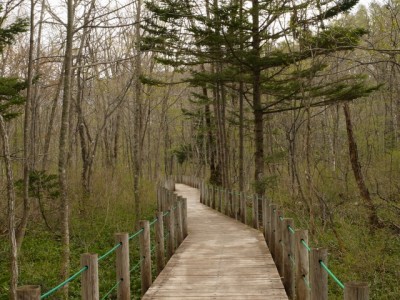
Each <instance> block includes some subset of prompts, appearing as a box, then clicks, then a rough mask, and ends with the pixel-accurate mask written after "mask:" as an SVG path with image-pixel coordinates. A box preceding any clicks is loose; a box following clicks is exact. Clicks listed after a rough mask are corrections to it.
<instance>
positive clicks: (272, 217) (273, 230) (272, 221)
mask: <svg viewBox="0 0 400 300" xmlns="http://www.w3.org/2000/svg"><path fill="white" fill-rule="evenodd" d="M276 208H277V206H276V205H275V204H271V205H270V206H269V220H270V224H271V228H270V231H269V236H268V240H269V245H268V246H269V251H270V252H271V255H272V257H273V258H274V259H275V235H276V228H275V227H276V222H275V215H276Z"/></svg>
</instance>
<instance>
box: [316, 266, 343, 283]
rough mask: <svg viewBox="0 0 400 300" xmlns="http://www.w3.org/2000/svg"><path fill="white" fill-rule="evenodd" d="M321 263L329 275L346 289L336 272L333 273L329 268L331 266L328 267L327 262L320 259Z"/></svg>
mask: <svg viewBox="0 0 400 300" xmlns="http://www.w3.org/2000/svg"><path fill="white" fill-rule="evenodd" d="M319 264H320V265H321V267H322V268H324V269H325V271H326V272H328V274H329V276H331V277H332V279H333V280H334V281H335V282H336V283H337V284H338V285H339V286H340V287H341V288H342V289H344V284H343V283H342V282H341V281H340V280H339V279H338V278H337V277H336V276H335V274H333V273H332V271H331V270H329V268H328V267H327V265H325V263H324V262H323V261H322V260H320V261H319Z"/></svg>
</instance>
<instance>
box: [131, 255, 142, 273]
mask: <svg viewBox="0 0 400 300" xmlns="http://www.w3.org/2000/svg"><path fill="white" fill-rule="evenodd" d="M142 261H143V258H141V259H140V260H139V262H138V263H137V264H136V265H134V266H133V268H132V269H130V270H129V273H132V272H133V271H135V270H136V269H137V268H139V267H140V264H141V263H142Z"/></svg>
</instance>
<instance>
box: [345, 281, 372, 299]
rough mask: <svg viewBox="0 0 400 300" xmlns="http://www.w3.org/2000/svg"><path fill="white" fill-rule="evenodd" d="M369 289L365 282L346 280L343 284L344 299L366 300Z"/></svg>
mask: <svg viewBox="0 0 400 300" xmlns="http://www.w3.org/2000/svg"><path fill="white" fill-rule="evenodd" d="M368 299H369V289H368V283H366V282H346V283H345V284H344V300H368Z"/></svg>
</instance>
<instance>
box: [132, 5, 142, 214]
mask: <svg viewBox="0 0 400 300" xmlns="http://www.w3.org/2000/svg"><path fill="white" fill-rule="evenodd" d="M136 5H137V7H136V26H135V31H136V32H135V44H136V59H135V72H136V76H135V101H134V130H133V173H134V174H133V193H134V203H135V217H136V220H139V219H140V210H141V199H140V190H139V188H140V187H139V183H140V182H139V179H140V176H141V153H140V140H141V131H142V130H141V127H142V126H141V111H142V84H141V82H140V75H141V73H142V69H141V64H142V57H141V56H142V53H141V51H140V40H141V39H140V18H141V8H142V0H138V1H137V2H136Z"/></svg>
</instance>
